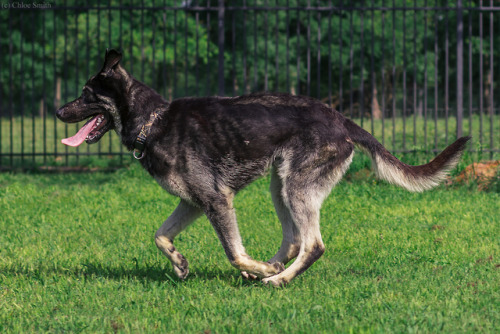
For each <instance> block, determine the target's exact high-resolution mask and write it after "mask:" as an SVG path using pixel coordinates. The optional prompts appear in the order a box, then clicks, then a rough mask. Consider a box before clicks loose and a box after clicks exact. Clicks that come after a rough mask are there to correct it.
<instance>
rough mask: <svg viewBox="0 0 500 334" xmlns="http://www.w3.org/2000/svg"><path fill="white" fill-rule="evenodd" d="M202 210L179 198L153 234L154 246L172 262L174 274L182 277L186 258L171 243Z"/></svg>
mask: <svg viewBox="0 0 500 334" xmlns="http://www.w3.org/2000/svg"><path fill="white" fill-rule="evenodd" d="M202 213H203V211H202V210H201V209H199V208H197V207H195V206H193V205H191V204H189V203H188V202H186V201H184V200H181V202H180V203H179V205H178V206H177V208H176V209H175V210H174V212H173V213H172V214H171V215H170V217H168V219H167V220H166V221H165V222H164V223H163V225H162V226H161V227H160V228H159V229H158V231H157V232H156V234H155V243H156V246H157V247H158V248H159V249H160V250H161V251H162V252H163V254H165V256H166V257H167V258H168V259H169V260H170V262H172V265H173V266H174V271H175V274H176V275H177V276H178V277H179V278H180V279H184V278H186V276H187V275H188V273H189V269H188V262H187V260H186V258H185V257H184V256H183V255H182V254H181V253H179V252H178V251H177V250H176V249H175V247H174V244H173V241H174V238H175V237H176V236H177V235H178V234H179V233H180V232H182V230H184V229H185V228H186V227H187V226H188V225H189V224H191V223H192V222H194V221H195V220H196V218H198V217H199V216H201V214H202Z"/></svg>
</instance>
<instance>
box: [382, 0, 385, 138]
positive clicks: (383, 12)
mask: <svg viewBox="0 0 500 334" xmlns="http://www.w3.org/2000/svg"><path fill="white" fill-rule="evenodd" d="M384 6H385V0H382V7H384ZM381 19H382V29H381V30H382V31H381V33H382V40H381V45H382V48H381V49H382V52H381V54H382V66H381V67H382V145H385V96H386V91H385V10H383V9H382V17H381Z"/></svg>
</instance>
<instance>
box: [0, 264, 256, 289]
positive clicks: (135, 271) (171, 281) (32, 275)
mask: <svg viewBox="0 0 500 334" xmlns="http://www.w3.org/2000/svg"><path fill="white" fill-rule="evenodd" d="M167 266H170V264H167ZM0 271H1V272H2V273H4V274H11V275H12V276H14V277H19V276H20V277H24V278H26V279H29V280H33V281H38V282H41V283H42V284H45V281H46V280H47V278H49V277H54V276H65V277H73V278H77V279H79V280H84V281H87V282H90V281H93V280H96V281H97V280H98V279H99V278H104V279H106V280H114V281H137V282H140V283H141V284H144V285H149V284H151V283H155V284H167V285H169V286H171V287H173V288H177V287H182V286H183V285H184V284H187V283H188V282H197V281H198V282H200V283H201V282H219V283H222V284H224V285H228V286H231V287H234V288H238V287H265V286H264V285H263V284H262V283H261V282H260V281H258V280H245V279H243V278H242V277H241V276H240V274H239V273H238V272H237V271H236V270H223V269H217V268H213V269H207V268H199V269H194V270H193V269H192V270H191V271H190V273H189V275H188V277H187V278H186V279H185V280H181V279H179V278H178V277H177V276H176V275H175V273H174V271H173V269H171V268H165V266H164V265H162V264H159V263H155V264H152V265H150V264H147V263H146V264H143V266H141V265H137V266H136V267H135V268H133V267H132V268H131V267H127V266H125V265H123V266H107V265H106V264H103V263H92V262H86V263H82V264H81V265H80V266H77V267H74V266H73V265H71V266H67V267H66V266H58V267H55V268H54V267H52V268H51V267H47V266H45V265H43V264H41V265H40V266H38V267H33V266H30V267H29V268H28V267H7V268H2V267H0Z"/></svg>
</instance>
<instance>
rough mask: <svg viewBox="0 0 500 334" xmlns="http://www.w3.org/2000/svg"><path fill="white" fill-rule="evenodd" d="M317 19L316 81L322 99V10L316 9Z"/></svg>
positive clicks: (318, 95) (319, 96)
mask: <svg viewBox="0 0 500 334" xmlns="http://www.w3.org/2000/svg"><path fill="white" fill-rule="evenodd" d="M317 6H318V7H319V1H318V2H317ZM316 12H317V13H316V14H317V16H316V20H317V22H318V31H317V35H316V37H317V42H318V45H317V49H316V62H317V66H318V68H317V82H316V86H317V87H316V91H317V98H318V99H321V90H320V88H321V12H320V11H319V10H316Z"/></svg>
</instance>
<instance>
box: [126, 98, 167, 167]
mask: <svg viewBox="0 0 500 334" xmlns="http://www.w3.org/2000/svg"><path fill="white" fill-rule="evenodd" d="M165 110H166V108H165V107H160V108H157V109H155V110H154V111H153V112H152V113H151V114H150V115H149V120H148V121H147V122H146V124H144V125H143V126H142V128H141V132H139V135H138V136H137V138H136V139H135V142H134V153H133V155H134V158H136V159H137V160H140V159H142V158H144V148H145V147H146V139H147V137H148V135H149V133H150V132H151V127H152V126H153V123H154V122H155V120H156V119H157V118H161V115H162V114H163V112H164V111H165Z"/></svg>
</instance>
